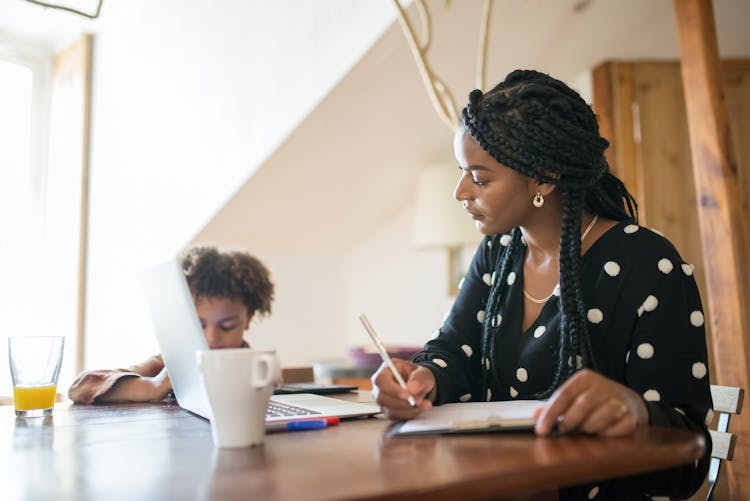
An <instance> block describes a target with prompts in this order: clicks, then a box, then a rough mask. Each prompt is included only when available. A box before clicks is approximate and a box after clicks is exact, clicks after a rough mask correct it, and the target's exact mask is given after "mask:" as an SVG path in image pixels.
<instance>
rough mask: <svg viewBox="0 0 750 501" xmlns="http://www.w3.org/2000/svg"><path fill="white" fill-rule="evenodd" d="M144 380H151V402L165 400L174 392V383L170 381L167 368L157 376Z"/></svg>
mask: <svg viewBox="0 0 750 501" xmlns="http://www.w3.org/2000/svg"><path fill="white" fill-rule="evenodd" d="M144 379H146V380H149V382H150V383H151V386H152V391H151V395H150V398H149V400H157V401H158V400H164V398H165V397H166V396H167V394H168V393H169V392H170V391H172V382H171V381H170V380H169V375H168V374H167V369H166V367H165V368H164V369H162V370H161V371H160V372H159V374H157V375H156V376H154V377H151V378H144Z"/></svg>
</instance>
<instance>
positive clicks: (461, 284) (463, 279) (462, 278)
mask: <svg viewBox="0 0 750 501" xmlns="http://www.w3.org/2000/svg"><path fill="white" fill-rule="evenodd" d="M465 281H466V277H461V281H460V282H458V288H459V289H460V288H461V287H463V286H464V282H465Z"/></svg>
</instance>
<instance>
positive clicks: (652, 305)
mask: <svg viewBox="0 0 750 501" xmlns="http://www.w3.org/2000/svg"><path fill="white" fill-rule="evenodd" d="M657 306H659V300H658V299H656V296H651V295H650V296H648V297H647V298H646V300H645V301H644V302H643V309H644V310H645V311H654V310H655V309H656V307H657Z"/></svg>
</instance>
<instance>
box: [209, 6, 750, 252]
mask: <svg viewBox="0 0 750 501" xmlns="http://www.w3.org/2000/svg"><path fill="white" fill-rule="evenodd" d="M715 4H716V5H715V12H716V17H717V25H718V32H719V44H720V50H721V52H722V55H723V56H726V57H738V56H743V55H744V56H745V57H747V56H748V55H750V40H749V39H748V35H746V34H745V33H746V31H747V30H746V29H745V27H744V26H743V24H744V22H743V21H741V20H742V19H745V20H746V19H750V2H746V1H743V0H717V1H716V2H715ZM428 5H429V8H430V11H431V13H432V20H433V23H432V26H433V37H432V46H431V49H430V51H429V53H428V60H429V61H430V63H431V64H432V67H433V69H434V71H435V72H436V73H437V74H438V75H439V76H440V77H441V78H442V79H443V81H445V82H446V83H447V84H448V86H449V87H450V88H451V89H452V91H453V94H454V96H455V98H456V102H457V104H458V106H459V107H460V106H462V105H463V103H464V101H465V98H466V96H467V94H468V92H469V91H470V90H471V89H472V88H474V82H473V79H474V74H475V64H476V47H477V43H478V27H479V20H480V8H481V2H479V1H470V2H469V1H461V2H451V3H450V4H448V5H447V2H445V1H444V0H433V1H430V2H428ZM672 9H673V7H672V1H671V0H628V1H627V2H621V1H611V0H559V1H554V2H550V1H547V0H507V1H502V2H495V9H494V11H493V17H492V21H491V35H490V47H489V51H488V62H487V77H488V85H491V84H493V83H496V82H497V81H499V80H501V79H502V78H503V76H504V75H505V74H507V73H508V72H509V71H511V70H513V69H514V68H535V69H539V70H542V71H546V72H548V73H550V74H552V75H553V76H556V77H557V78H560V79H562V80H565V81H568V82H572V81H573V80H575V79H577V78H579V77H580V76H581V75H585V74H586V72H588V71H590V70H591V69H592V68H593V67H594V66H596V65H597V64H598V63H600V62H602V61H604V60H607V59H677V58H679V51H678V47H677V39H676V29H675V23H674V18H673V10H672ZM409 12H410V13H411V15H412V19H413V20H414V21H413V22H414V23H415V25H418V22H417V18H416V16H415V9H414V6H412V7H411V8H410V9H409ZM416 29H418V28H416ZM300 77H301V78H303V76H300ZM584 90H585V89H584ZM432 162H446V163H448V164H450V163H452V162H453V160H452V151H451V133H450V131H449V129H448V127H447V126H445V125H444V124H443V123H442V122H440V121H439V119H438V117H437V115H436V113H435V111H434V110H433V108H432V107H431V105H430V103H429V100H428V97H427V94H426V91H425V88H424V86H423V84H422V82H421V78H420V76H419V73H418V71H417V68H416V65H415V63H414V60H413V58H412V56H411V54H410V52H409V50H408V47H407V44H406V41H405V39H404V36H403V33H402V32H401V30H400V28H399V26H398V24H397V22H394V24H393V25H392V26H391V27H390V29H388V30H387V31H386V32H385V33H384V35H383V36H382V38H381V39H380V40H379V41H378V42H377V43H376V44H374V46H373V47H372V48H371V50H370V51H368V52H367V53H366V55H365V56H364V57H363V58H362V60H360V61H359V63H358V64H356V65H355V66H354V67H353V68H352V70H351V72H350V73H349V74H348V75H347V76H346V77H345V78H343V79H342V81H341V82H340V83H339V84H338V85H337V86H336V87H335V88H334V89H333V90H332V91H331V93H330V94H329V95H328V96H327V98H326V99H324V100H323V101H322V102H321V103H320V105H319V106H318V107H317V108H316V109H315V110H314V111H313V112H312V113H311V114H310V115H309V116H308V117H307V119H306V120H305V121H304V122H303V123H302V124H301V125H300V126H299V127H298V128H297V129H296V130H295V131H294V132H293V133H291V134H290V136H289V137H288V139H287V140H286V141H285V142H284V143H283V144H282V145H281V147H280V148H279V149H278V150H277V151H276V152H275V153H274V154H273V155H271V156H270V158H268V159H267V161H266V162H265V163H264V164H263V165H262V166H261V168H259V169H258V170H257V171H256V172H255V173H254V174H253V175H252V177H250V178H249V179H248V180H247V182H246V183H244V185H243V186H241V187H239V189H238V191H237V193H236V194H235V195H234V197H232V198H231V199H230V200H229V201H228V202H227V204H226V205H225V206H224V207H223V208H222V209H221V210H220V211H219V212H218V213H217V214H216V216H215V217H214V218H213V219H212V221H211V222H210V223H209V224H208V225H207V226H206V227H205V228H204V229H203V231H201V232H200V234H199V235H197V236H196V238H195V241H204V242H205V241H209V242H213V243H216V244H218V245H227V246H242V247H249V248H253V249H254V250H255V252H257V253H259V254H261V255H269V254H273V255H296V254H305V255H311V254H328V255H330V254H334V255H335V254H336V253H345V252H346V251H347V249H348V248H350V246H351V245H354V244H355V243H356V242H357V241H359V240H360V239H362V238H363V237H364V236H366V235H367V233H368V232H370V231H372V230H373V228H376V227H377V226H378V225H380V224H382V223H383V222H384V221H386V220H387V219H388V218H389V217H391V216H392V215H393V214H394V213H395V212H396V211H400V210H408V208H409V207H410V205H409V204H410V201H411V197H412V195H413V193H414V190H415V183H416V178H417V173H418V171H419V169H420V168H421V167H422V166H425V165H428V164H430V163H432Z"/></svg>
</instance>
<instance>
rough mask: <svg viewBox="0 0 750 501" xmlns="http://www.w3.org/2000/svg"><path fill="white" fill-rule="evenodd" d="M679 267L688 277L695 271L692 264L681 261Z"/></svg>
mask: <svg viewBox="0 0 750 501" xmlns="http://www.w3.org/2000/svg"><path fill="white" fill-rule="evenodd" d="M680 268H682V272H683V273H684V274H685V275H687V276H688V277H689V276H690V275H692V274H693V272H694V271H695V266H693V265H692V264H687V263H682V264H681V265H680Z"/></svg>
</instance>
